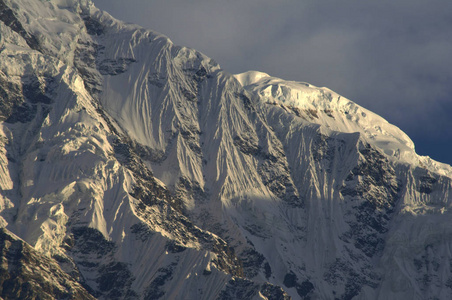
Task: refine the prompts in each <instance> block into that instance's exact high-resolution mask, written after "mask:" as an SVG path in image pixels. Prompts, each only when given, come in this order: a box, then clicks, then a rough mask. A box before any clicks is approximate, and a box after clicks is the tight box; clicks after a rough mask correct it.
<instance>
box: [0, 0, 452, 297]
mask: <svg viewBox="0 0 452 300" xmlns="http://www.w3.org/2000/svg"><path fill="white" fill-rule="evenodd" d="M0 10H1V12H0V20H1V22H0V33H1V36H0V49H1V52H0V97H1V104H0V115H1V120H2V122H1V123H0V143H1V146H2V147H1V148H0V169H1V172H0V187H1V193H0V210H1V213H0V216H1V219H0V221H1V223H2V227H6V228H7V229H8V230H9V231H11V232H13V233H15V234H16V235H18V236H19V237H21V238H22V239H24V240H25V241H26V242H27V243H29V244H30V245H32V246H33V247H34V248H35V249H36V250H38V251H40V252H41V253H42V254H45V255H47V256H49V257H52V258H53V259H55V260H56V261H57V262H58V263H59V265H60V267H61V269H62V270H64V271H65V272H67V273H68V274H70V275H71V276H73V277H74V278H76V279H77V280H78V281H79V282H80V283H82V285H83V286H84V287H85V288H86V289H87V291H88V292H90V293H91V294H92V295H93V296H95V297H97V298H101V299H112V298H117V299H134V298H140V299H159V298H162V299H180V298H186V299H194V298H196V299H198V298H200V299H216V298H220V299H257V298H262V299H265V298H267V299H285V298H287V297H289V295H290V296H292V297H293V298H295V299H297V298H302V299H303V298H304V299H309V298H311V299H315V298H318V299H332V298H338V299H352V298H356V299H427V298H434V297H436V298H440V299H441V298H443V299H444V298H446V299H447V298H450V297H451V296H452V289H451V288H452V267H451V262H452V254H451V252H450V247H451V246H452V226H450V213H449V207H450V205H451V195H450V190H451V177H452V169H451V167H450V166H448V165H444V164H440V163H437V162H435V161H433V160H431V159H430V158H428V157H419V156H417V155H416V154H415V152H414V145H413V143H412V142H411V140H410V139H409V138H408V137H407V136H406V135H405V134H404V133H403V132H401V131H400V130H399V129H398V128H396V127H395V126H393V125H391V124H389V123H387V122H386V121H385V120H384V119H382V118H381V117H379V116H377V115H375V114H373V113H372V112H370V111H368V110H366V109H364V108H362V107H360V106H359V105H357V104H355V103H353V102H351V101H349V100H347V99H345V98H344V97H341V96H339V95H337V94H336V93H334V92H332V91H331V90H329V89H326V88H317V87H314V86H312V85H309V84H306V83H299V82H290V81H284V80H281V79H278V78H274V77H270V76H269V75H267V74H264V73H259V72H248V73H244V74H239V75H235V76H232V75H230V74H228V73H226V72H225V71H223V70H221V69H220V67H219V66H218V65H217V64H216V63H215V62H214V61H213V60H211V59H210V58H208V57H206V56H204V55H203V54H201V53H199V52H196V51H195V50H192V49H188V48H184V47H178V46H175V45H173V44H172V43H171V41H170V40H169V39H168V38H166V37H165V36H162V35H160V34H157V33H155V32H152V31H149V30H145V29H143V28H140V27H138V26H135V25H130V24H124V23H122V22H120V21H117V20H115V19H113V18H112V17H111V16H109V15H108V14H107V13H104V12H102V11H99V10H98V9H97V8H95V7H94V6H93V4H92V3H91V2H90V1H88V0H86V1H84V0H58V1H57V0H51V1H39V0H14V1H12V0H0Z"/></svg>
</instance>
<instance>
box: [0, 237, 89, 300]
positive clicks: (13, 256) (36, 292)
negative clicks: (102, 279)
mask: <svg viewBox="0 0 452 300" xmlns="http://www.w3.org/2000/svg"><path fill="white" fill-rule="evenodd" d="M0 253H1V254H0V264H1V268H0V296H1V297H2V299H5V300H6V299H95V298H94V297H93V296H92V295H91V294H90V293H89V292H88V291H87V290H86V289H84V288H83V286H82V285H80V284H79V283H78V282H77V281H76V280H75V279H74V278H72V277H71V276H69V275H68V274H66V273H65V272H64V271H63V270H62V269H61V268H60V266H59V265H58V264H57V263H56V262H55V261H54V260H53V259H50V258H49V257H47V256H45V255H43V254H41V253H39V252H38V251H36V250H35V249H33V248H32V247H31V246H29V245H28V244H27V243H26V242H24V241H22V240H20V239H19V238H18V237H16V236H15V235H13V234H11V233H10V232H9V231H8V230H6V229H4V228H1V229H0Z"/></svg>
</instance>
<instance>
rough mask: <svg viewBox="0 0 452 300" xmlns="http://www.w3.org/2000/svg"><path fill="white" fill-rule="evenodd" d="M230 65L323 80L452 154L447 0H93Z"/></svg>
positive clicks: (446, 157)
mask: <svg viewBox="0 0 452 300" xmlns="http://www.w3.org/2000/svg"><path fill="white" fill-rule="evenodd" d="M94 3H95V4H96V6H97V7H99V8H100V9H103V10H105V11H108V12H109V13H110V14H111V15H113V16H114V17H116V18H118V19H121V20H124V21H127V22H132V23H136V24H140V25H142V26H144V27H147V28H149V29H152V30H155V31H158V32H160V33H163V34H165V35H167V36H168V37H169V38H170V39H171V40H172V41H173V42H174V43H175V44H178V45H183V46H188V47H191V48H195V49H197V50H199V51H201V52H203V53H204V54H206V55H208V56H209V57H211V58H213V59H215V60H216V61H217V62H218V63H219V64H220V65H221V66H222V68H223V69H225V70H226V71H228V72H230V73H241V72H244V71H248V70H258V71H262V72H266V73H269V74H270V75H272V76H276V77H280V78H283V79H288V80H297V81H305V82H309V83H311V84H314V85H317V86H326V87H329V88H330V89H332V90H334V91H336V92H337V93H339V94H341V95H343V96H344V97H346V98H349V99H350V100H352V101H354V102H356V103H358V104H360V105H362V106H364V107H366V108H367V109H370V110H371V111H374V112H376V113H377V114H379V115H381V116H383V117H384V118H386V119H387V120H388V121H389V122H391V123H393V124H395V125H397V126H398V127H400V128H401V129H402V130H403V131H405V132H406V133H407V134H408V135H409V136H410V137H411V138H412V139H413V141H414V142H415V145H416V150H417V152H418V153H419V154H422V155H429V156H431V157H432V158H434V159H436V160H439V161H442V162H447V163H449V164H452V150H451V149H452V1H450V0H409V1H407V0H379V1H377V0H374V1H358V0H353V1H352V0H342V1H337V0H306V1H302V0H292V1H289V0H287V1H284V0H281V1H278V0H94Z"/></svg>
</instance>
